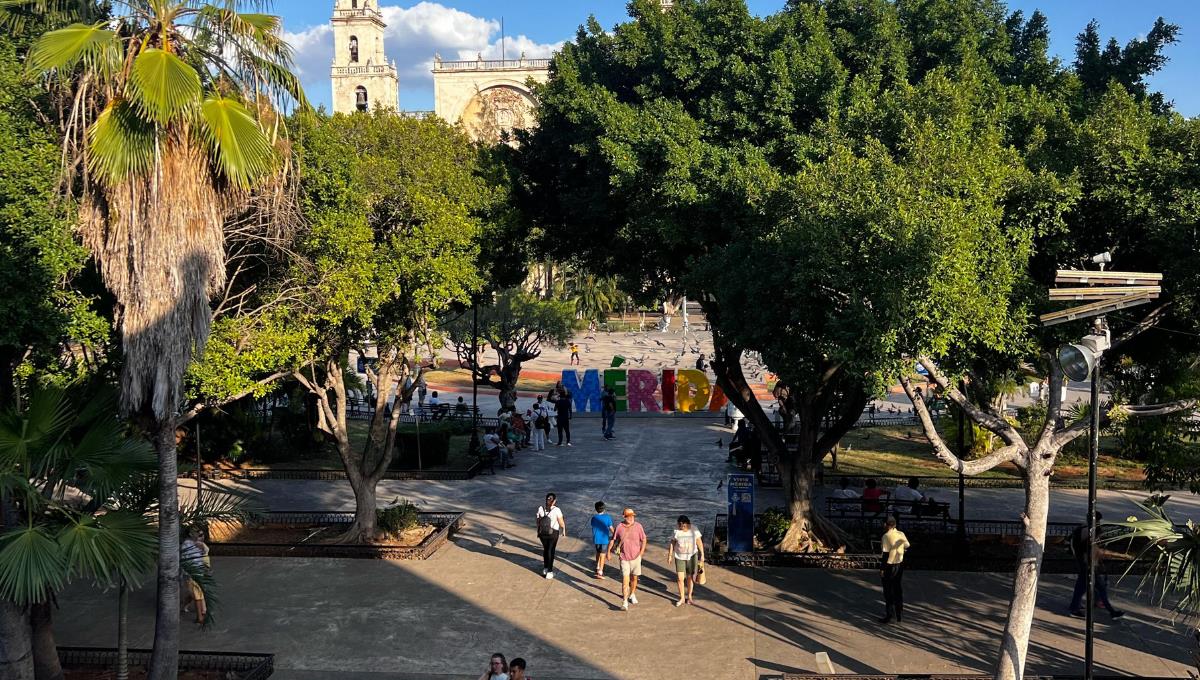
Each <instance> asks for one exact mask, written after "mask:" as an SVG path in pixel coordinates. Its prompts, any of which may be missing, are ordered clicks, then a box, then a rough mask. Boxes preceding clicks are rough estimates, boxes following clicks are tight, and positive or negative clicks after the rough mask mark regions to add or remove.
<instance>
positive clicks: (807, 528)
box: [778, 461, 817, 552]
mask: <svg viewBox="0 0 1200 680" xmlns="http://www.w3.org/2000/svg"><path fill="white" fill-rule="evenodd" d="M779 473H780V475H781V476H782V477H783V490H784V493H785V494H786V496H787V504H788V512H789V513H790V514H791V518H792V526H790V527H788V530H787V533H786V534H784V536H783V540H782V541H780V542H779V547H778V549H779V551H780V552H811V551H812V549H813V548H814V547H815V545H814V541H813V538H814V537H813V529H814V528H813V518H814V517H815V516H816V514H817V513H816V512H815V508H814V507H813V482H814V480H815V479H816V474H817V466H816V465H811V464H809V463H803V462H799V461H788V462H786V463H785V462H782V461H781V464H780V466H779Z"/></svg>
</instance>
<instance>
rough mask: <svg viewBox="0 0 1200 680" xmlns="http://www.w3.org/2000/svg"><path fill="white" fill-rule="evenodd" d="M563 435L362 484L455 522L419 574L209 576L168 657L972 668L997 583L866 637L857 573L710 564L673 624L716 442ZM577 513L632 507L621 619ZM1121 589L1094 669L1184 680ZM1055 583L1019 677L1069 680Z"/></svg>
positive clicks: (292, 672)
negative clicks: (197, 611) (635, 562)
mask: <svg viewBox="0 0 1200 680" xmlns="http://www.w3.org/2000/svg"><path fill="white" fill-rule="evenodd" d="M577 426H579V427H581V428H583V429H584V430H585V431H577V432H576V433H575V436H576V443H577V445H576V446H574V447H570V448H567V447H562V448H556V447H551V448H550V449H548V450H547V451H546V452H543V453H533V452H522V453H520V454H518V466H517V467H516V468H515V469H513V470H509V471H507V472H503V473H501V474H499V475H497V476H495V477H491V476H484V477H477V478H475V479H473V480H469V481H462V482H420V481H417V482H385V483H383V484H381V485H380V486H381V489H380V501H381V502H386V501H390V500H391V499H392V498H393V497H394V496H396V495H400V496H404V497H407V498H410V499H412V500H414V501H417V502H419V503H420V504H421V505H422V506H423V507H424V508H427V509H432V510H437V509H452V508H461V509H465V510H467V511H468V518H469V526H468V527H467V528H466V529H465V530H464V531H463V532H462V533H461V534H460V535H459V536H458V538H456V539H455V541H454V542H453V544H451V545H449V546H447V547H445V548H444V549H442V550H441V551H439V552H438V553H437V554H436V555H435V556H434V557H433V558H431V559H430V560H428V561H424V562H386V561H371V560H332V559H266V558H218V559H216V560H215V565H214V567H215V573H216V576H217V578H218V581H219V584H220V591H219V598H220V601H219V604H218V607H219V608H218V610H217V621H216V623H215V624H214V625H213V626H212V627H211V628H210V629H209V630H205V631H201V630H199V629H197V628H196V627H195V626H194V625H192V624H185V626H184V631H183V645H184V647H185V648H188V649H208V650H239V651H264V652H274V653H275V654H276V655H277V657H276V667H277V669H278V670H277V672H276V675H275V676H274V677H276V678H281V679H282V680H289V679H292V680H301V679H304V680H308V679H316V678H333V679H337V680H350V679H351V678H361V679H363V680H366V679H368V678H372V679H374V678H392V679H397V680H405V679H408V678H413V679H415V678H475V677H478V676H479V674H480V673H481V672H482V671H483V669H484V666H485V665H486V662H487V659H488V655H489V654H490V653H492V652H494V651H500V652H503V653H505V654H506V655H507V656H508V657H509V658H512V657H513V656H522V657H524V658H526V659H527V660H528V661H529V670H530V673H531V674H532V675H533V676H534V677H536V678H539V680H546V679H564V680H566V679H585V678H587V679H593V678H595V679H598V678H614V679H616V678H619V679H622V680H639V679H642V678H645V679H647V680H649V679H652V678H653V679H655V680H658V679H661V678H674V677H680V676H691V675H697V676H701V677H708V678H720V679H725V678H730V679H744V680H762V679H763V678H769V677H772V676H774V675H778V674H779V673H782V672H788V671H812V670H815V668H814V662H813V654H814V652H818V651H827V652H829V653H830V656H831V658H832V659H833V661H834V663H835V664H836V665H837V666H838V668H839V669H840V670H843V671H847V672H858V673H869V672H909V673H912V672H925V673H929V672H934V673H960V672H979V671H986V670H988V669H989V667H990V665H991V663H992V659H993V658H994V656H995V653H996V649H997V646H998V643H997V637H998V632H999V630H1000V629H1001V627H1002V625H1003V621H1004V614H1005V610H1006V607H1007V600H1008V597H1009V592H1010V578H1009V577H1008V576H1007V575H980V574H960V573H946V572H937V573H933V572H910V573H909V574H908V575H907V576H906V581H907V583H906V596H907V599H908V601H909V608H908V611H907V615H906V620H905V623H904V625H903V626H891V627H881V626H879V625H878V624H877V623H875V618H876V617H877V616H879V615H880V613H881V611H880V610H881V608H882V605H881V603H880V595H879V587H878V583H877V574H876V573H875V572H873V571H861V572H853V571H851V572H824V571H816V570H788V569H757V570H751V569H744V570H743V569H736V570H730V569H719V568H713V569H711V570H710V577H709V585H708V586H707V587H705V588H703V589H699V590H698V591H697V598H696V599H697V603H696V605H693V606H685V607H682V608H678V609H677V608H675V607H674V606H672V605H673V601H674V599H675V595H674V593H673V592H672V591H673V588H674V585H673V581H674V576H673V574H670V573H668V571H667V570H668V566H667V563H666V562H665V559H664V558H665V553H666V550H665V540H666V536H667V532H668V531H669V529H670V528H671V526H672V525H673V522H674V517H675V516H676V515H678V514H680V513H686V514H688V515H690V516H691V517H692V519H693V520H694V521H695V522H696V523H697V524H698V525H699V526H700V528H701V529H702V530H703V531H704V532H705V533H706V534H707V533H708V531H709V529H710V528H711V526H712V517H713V515H714V514H715V513H717V512H721V511H723V503H724V490H723V489H718V483H719V482H720V481H721V480H723V479H724V475H725V474H726V473H727V471H728V470H727V468H726V466H725V464H724V457H723V451H722V450H718V449H717V448H716V446H715V441H716V439H717V437H718V436H721V435H725V438H726V441H727V440H728V436H727V432H725V431H723V430H721V429H720V428H718V427H717V426H716V425H715V424H709V423H705V422H703V421H694V420H669V419H654V420H651V419H642V420H637V421H634V420H632V419H630V420H626V421H622V422H619V423H618V429H617V435H618V437H619V439H618V440H616V441H614V442H604V441H603V440H601V439H600V436H599V422H598V421H590V420H583V419H581V420H580V421H577ZM242 488H243V489H245V490H247V491H249V492H250V493H253V494H256V495H259V496H260V497H261V498H262V499H263V500H264V501H265V502H266V503H267V504H268V505H269V506H270V507H271V508H272V509H301V510H316V509H337V508H349V507H352V505H353V503H352V496H351V494H350V488H349V486H348V484H346V483H344V482H317V481H260V482H255V483H253V484H251V485H242ZM551 490H553V491H555V492H557V493H558V495H559V499H560V505H561V506H562V507H563V508H564V511H565V512H566V520H567V524H568V530H569V531H568V534H569V538H568V539H566V540H565V541H564V542H563V543H561V544H560V546H561V548H560V550H559V556H560V562H561V564H560V567H561V571H560V576H559V578H557V579H555V580H552V581H548V580H546V579H543V578H542V577H541V573H540V546H539V545H538V544H537V539H536V537H535V536H534V530H533V519H532V518H533V512H534V510H535V509H536V507H537V505H538V503H539V502H540V501H541V499H542V497H543V495H544V493H545V492H546V491H551ZM939 491H941V490H939ZM969 493H971V494H972V495H971V499H970V500H969V501H968V502H969V504H970V505H969V507H970V508H975V509H978V510H979V511H980V512H984V511H985V509H986V511H988V512H1003V513H1005V514H1006V515H1010V514H1013V513H1015V512H1017V511H1019V503H1020V495H1021V491H1020V490H1019V489H1014V490H990V489H989V490H982V489H981V490H971V491H970V492H969ZM1135 495H1136V494H1135ZM1078 496H1079V494H1078V492H1075V491H1056V492H1055V499H1054V504H1055V507H1056V509H1055V511H1054V512H1055V516H1056V517H1063V521H1070V520H1072V519H1075V518H1077V517H1078V516H1079V513H1078V508H1077V507H1075V504H1076V502H1077V500H1078ZM1124 496H1126V494H1120V493H1117V494H1105V504H1106V507H1107V506H1108V505H1109V504H1111V507H1112V508H1113V509H1112V510H1111V512H1124V511H1123V510H1118V509H1119V508H1123V507H1126V504H1127V503H1128V501H1127V500H1126V499H1125V498H1124ZM596 500H604V501H605V502H606V503H607V504H608V505H609V509H610V511H612V512H613V513H614V514H616V513H619V511H620V508H621V507H622V506H625V505H631V506H633V507H634V508H636V509H637V510H638V511H639V519H640V520H641V521H642V522H643V523H644V524H645V526H646V529H647V533H648V534H649V535H650V537H651V542H652V546H651V549H650V550H649V551H648V552H647V578H646V582H645V584H644V589H643V591H642V597H641V603H640V604H638V605H634V606H633V607H632V608H631V610H630V611H629V612H623V611H621V610H620V609H619V607H618V604H619V588H620V584H619V582H618V581H617V580H616V579H615V577H616V576H617V575H616V573H615V571H613V570H611V569H610V571H609V574H608V578H607V579H605V580H604V581H595V580H593V579H592V578H590V577H589V575H588V574H589V572H590V569H591V548H590V545H589V544H590V542H591V540H590V537H588V536H587V535H586V534H587V529H586V522H587V518H588V516H589V515H590V511H591V504H592V503H593V502H594V501H596ZM767 502H768V503H769V502H771V501H770V499H768V500H767ZM1060 505H1061V506H1063V507H1064V508H1066V509H1065V510H1063V511H1061V514H1059V513H1060V511H1059V510H1058V506H1060ZM1194 507H1195V505H1194V504H1193V508H1194ZM968 514H969V516H976V515H975V512H973V511H972V510H969V511H968ZM980 516H982V515H980ZM1194 516H1200V515H1194ZM1181 517H1182V514H1181ZM705 540H706V543H707V540H708V536H707V535H706V537H705ZM1131 585H1132V584H1124V583H1123V584H1120V585H1116V587H1115V588H1114V593H1113V595H1114V599H1116V600H1117V601H1118V602H1119V603H1120V604H1121V606H1123V607H1124V608H1126V609H1127V610H1128V611H1129V612H1130V615H1129V616H1128V617H1126V619H1124V620H1122V621H1119V622H1109V621H1108V619H1107V616H1106V615H1104V614H1101V615H1100V623H1099V625H1098V628H1097V630H1098V635H1099V640H1100V641H1099V643H1098V646H1097V661H1098V669H1099V670H1098V672H1104V673H1119V674H1138V675H1172V676H1181V677H1183V676H1186V671H1187V668H1188V666H1187V661H1188V648H1187V642H1188V641H1187V639H1186V638H1185V637H1183V636H1182V635H1181V633H1180V631H1179V630H1177V629H1173V628H1172V627H1171V626H1170V625H1169V624H1167V623H1165V622H1163V621H1162V620H1161V612H1159V611H1158V610H1155V609H1154V608H1153V607H1151V606H1150V605H1148V604H1147V603H1145V602H1141V601H1136V600H1135V599H1134V597H1133V595H1132V594H1131V593H1130V592H1129V591H1130V590H1131ZM1071 586H1072V579H1071V578H1068V577H1064V576H1047V577H1046V578H1045V579H1043V581H1042V586H1041V591H1040V593H1039V602H1040V603H1041V605H1042V609H1041V611H1040V612H1039V616H1038V619H1037V620H1036V622H1035V630H1034V635H1033V644H1032V645H1031V648H1030V655H1029V664H1028V668H1027V671H1028V672H1030V673H1039V674H1040V673H1072V674H1076V673H1080V672H1081V670H1082V661H1081V659H1082V654H1083V642H1082V627H1083V622H1082V620H1079V619H1073V618H1069V617H1067V616H1064V615H1063V610H1064V609H1065V607H1066V600H1067V599H1069V596H1070V589H1071ZM153 597H154V595H153V586H152V584H150V585H149V587H145V588H143V589H141V590H139V591H137V592H136V593H135V594H134V595H133V597H132V598H131V606H132V614H131V623H132V627H133V631H132V634H133V639H132V640H131V643H132V644H133V645H135V646H145V645H148V644H149V643H150V640H151V635H152V617H153ZM115 602H116V595H115V593H101V592H96V591H94V590H93V589H91V588H89V587H88V586H86V585H85V584H76V585H75V586H73V587H72V588H71V589H70V590H69V591H68V592H66V593H64V595H63V597H62V598H61V599H60V604H61V609H60V613H59V615H58V621H57V622H56V627H57V630H58V633H59V641H60V644H77V645H112V644H114V643H115V631H114V628H115V626H114V625H108V624H109V622H115V617H116V608H115ZM681 669H683V670H681Z"/></svg>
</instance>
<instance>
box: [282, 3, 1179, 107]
mask: <svg viewBox="0 0 1200 680" xmlns="http://www.w3.org/2000/svg"><path fill="white" fill-rule="evenodd" d="M749 4H750V8H751V10H753V11H754V12H755V13H757V14H760V15H761V14H769V13H772V12H775V11H778V9H779V8H780V7H782V6H783V4H784V0H749ZM381 5H382V8H383V12H384V18H385V20H386V21H387V22H388V24H389V25H388V30H387V35H386V41H385V49H386V51H387V54H388V57H389V58H391V59H394V60H395V61H396V63H397V66H398V68H399V72H400V105H401V107H402V108H404V109H406V110H427V109H432V108H433V80H432V77H431V76H430V74H429V69H430V64H431V62H432V59H433V55H434V53H435V52H436V53H438V54H440V55H441V56H442V57H443V58H445V59H460V58H461V59H468V58H474V57H475V55H476V54H477V53H482V54H483V55H484V56H485V57H498V56H499V55H500V20H501V17H503V19H504V28H505V33H506V35H507V36H508V40H507V46H508V55H509V57H515V56H516V55H517V54H519V53H520V52H521V51H524V52H525V53H526V54H527V56H529V57H541V56H548V55H549V54H550V53H551V52H553V51H554V49H556V48H557V47H558V46H559V45H561V44H562V42H563V41H565V40H570V39H571V38H572V37H573V36H574V35H575V31H576V29H577V28H578V27H579V25H580V24H581V23H583V22H584V21H585V20H586V19H587V16H588V15H589V14H594V15H595V16H596V18H597V19H598V20H599V21H600V23H601V24H602V25H603V26H605V27H611V26H612V25H614V24H616V23H618V22H620V21H623V20H624V19H625V18H626V16H627V15H626V13H625V3H624V2H621V1H620V0H600V1H596V0H593V1H591V2H585V1H584V0H557V1H555V0H515V1H513V2H495V1H486V0H441V1H440V2H431V1H423V2H404V1H401V2H394V1H392V0H381ZM1008 6H1009V9H1010V10H1015V9H1020V10H1023V11H1024V12H1025V13H1026V15H1028V14H1029V13H1030V12H1032V11H1033V10H1034V9H1041V10H1042V12H1043V13H1045V14H1046V16H1047V17H1049V19H1050V30H1051V50H1052V51H1053V52H1054V53H1056V54H1057V55H1059V56H1060V57H1062V58H1063V59H1064V60H1065V61H1070V60H1071V59H1072V58H1073V54H1074V45H1075V36H1076V35H1077V34H1078V33H1079V32H1080V31H1081V30H1083V28H1084V26H1086V25H1087V22H1088V21H1090V20H1091V19H1097V20H1099V22H1100V30H1101V34H1102V35H1103V36H1104V37H1105V39H1107V38H1108V37H1109V36H1114V37H1116V38H1117V39H1118V40H1119V41H1120V42H1121V43H1122V44H1123V43H1125V41H1127V40H1129V39H1131V38H1134V37H1138V36H1144V35H1145V33H1146V31H1148V30H1149V29H1150V27H1151V26H1152V25H1153V24H1154V20H1155V19H1156V18H1157V17H1159V16H1162V17H1164V18H1166V19H1167V21H1170V22H1173V23H1175V24H1178V25H1179V26H1180V28H1181V30H1180V42H1179V44H1176V45H1174V46H1173V47H1171V48H1169V50H1168V52H1167V54H1168V56H1169V57H1170V58H1171V61H1170V63H1168V64H1167V66H1166V68H1164V69H1163V70H1162V71H1161V72H1160V73H1159V74H1158V75H1157V76H1156V77H1155V78H1154V79H1153V86H1154V87H1155V88H1156V89H1158V90H1160V91H1162V92H1164V93H1165V94H1166V97H1167V99H1170V100H1173V101H1174V102H1175V106H1176V108H1177V109H1178V110H1179V111H1180V112H1181V113H1183V114H1185V115H1188V116H1195V115H1197V114H1200V92H1198V91H1197V89H1198V88H1197V85H1198V80H1197V70H1198V69H1200V2H1196V1H1195V0H1157V1H1156V0H1141V1H1135V0H1087V1H1084V0H1042V1H1041V2H1033V1H1030V0H1011V1H1010V2H1009V3H1008ZM332 7H333V0H275V2H274V11H275V12H276V13H278V14H280V15H282V16H283V19H284V27H285V29H286V30H287V31H288V33H289V34H290V38H291V40H292V43H293V45H294V46H295V47H296V51H297V54H296V57H297V58H296V61H297V65H298V66H299V69H300V72H301V78H302V80H303V81H304V83H305V89H306V91H307V93H308V96H309V97H310V98H311V99H312V100H313V101H314V102H316V103H323V104H326V105H327V104H328V103H329V96H330V94H329V65H330V59H331V57H332V53H333V37H332V33H330V32H329V28H328V20H329V15H330V13H331V9H332Z"/></svg>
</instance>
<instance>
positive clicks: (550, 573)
mask: <svg viewBox="0 0 1200 680" xmlns="http://www.w3.org/2000/svg"><path fill="white" fill-rule="evenodd" d="M546 578H548V579H552V578H554V572H552V571H548V572H546Z"/></svg>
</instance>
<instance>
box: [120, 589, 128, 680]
mask: <svg viewBox="0 0 1200 680" xmlns="http://www.w3.org/2000/svg"><path fill="white" fill-rule="evenodd" d="M117 680H129V584H128V583H126V582H125V579H121V586H120V589H119V590H117Z"/></svg>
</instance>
